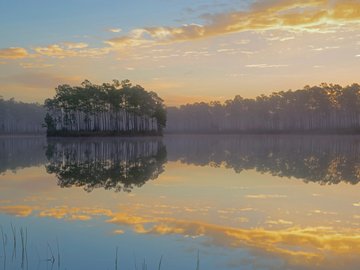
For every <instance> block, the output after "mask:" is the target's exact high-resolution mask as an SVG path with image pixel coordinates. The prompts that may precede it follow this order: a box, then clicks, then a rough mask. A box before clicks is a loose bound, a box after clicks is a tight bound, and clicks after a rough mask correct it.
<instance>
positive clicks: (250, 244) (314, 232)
mask: <svg viewBox="0 0 360 270" xmlns="http://www.w3.org/2000/svg"><path fill="white" fill-rule="evenodd" d="M114 215H115V217H114V218H112V219H111V220H109V221H108V222H110V223H113V224H117V225H121V226H123V225H130V226H132V228H133V230H134V231H135V232H137V233H140V234H154V235H171V234H177V235H183V236H184V237H192V238H196V237H199V236H203V237H205V238H206V239H207V240H206V241H208V242H207V244H209V243H211V244H213V245H216V246H224V247H227V248H240V247H241V248H244V247H245V248H250V249H252V250H253V251H256V252H259V251H260V252H266V253H267V254H269V255H271V254H276V255H277V256H281V257H283V258H284V259H285V260H287V262H288V263H289V262H290V263H292V264H304V265H314V263H315V264H317V263H321V264H323V262H324V261H325V260H326V259H328V258H329V256H330V257H332V258H334V257H337V258H343V256H344V255H347V256H349V255H350V254H353V255H356V254H358V252H360V238H359V237H358V230H353V231H351V230H350V231H349V230H347V231H339V230H333V229H332V228H327V227H305V228H298V227H290V228H287V229H282V230H266V229H263V228H250V229H242V228H233V227H227V226H221V225H215V224H210V223H204V222H197V221H189V220H180V219H176V218H144V217H141V216H133V215H129V214H120V216H121V218H117V217H118V215H119V214H114ZM268 223H269V224H273V225H274V224H275V225H291V224H292V222H291V221H286V220H282V219H280V220H276V221H269V222H268ZM324 269H326V268H325V267H324ZM333 269H337V268H336V267H335V268H333Z"/></svg>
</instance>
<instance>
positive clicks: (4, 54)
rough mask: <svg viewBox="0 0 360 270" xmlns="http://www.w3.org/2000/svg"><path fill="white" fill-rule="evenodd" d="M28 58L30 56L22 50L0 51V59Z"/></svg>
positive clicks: (12, 48) (15, 48)
mask: <svg viewBox="0 0 360 270" xmlns="http://www.w3.org/2000/svg"><path fill="white" fill-rule="evenodd" d="M27 57H30V54H29V53H28V52H27V51H26V50H25V49H24V48H17V47H10V48H5V49H0V59H1V58H3V59H22V58H27Z"/></svg>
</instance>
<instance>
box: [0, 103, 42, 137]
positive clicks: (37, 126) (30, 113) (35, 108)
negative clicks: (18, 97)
mask: <svg viewBox="0 0 360 270" xmlns="http://www.w3.org/2000/svg"><path fill="white" fill-rule="evenodd" d="M44 114H45V110H44V108H43V106H41V105H39V104H35V103H23V102H16V101H15V100H14V99H10V100H4V99H3V98H1V97H0V134H13V133H27V134H29V133H43V132H45V129H44V128H43V127H42V123H43V119H44Z"/></svg>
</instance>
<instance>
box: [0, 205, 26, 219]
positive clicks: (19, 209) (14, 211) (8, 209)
mask: <svg viewBox="0 0 360 270" xmlns="http://www.w3.org/2000/svg"><path fill="white" fill-rule="evenodd" d="M0 213H4V214H8V215H14V216H17V217H27V216H29V215H30V214H31V213H32V208H31V207H30V206H27V205H9V206H0Z"/></svg>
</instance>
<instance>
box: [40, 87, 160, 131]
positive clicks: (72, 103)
mask: <svg viewBox="0 0 360 270" xmlns="http://www.w3.org/2000/svg"><path fill="white" fill-rule="evenodd" d="M45 106H46V108H47V110H48V113H47V114H46V117H45V123H46V126H47V132H48V135H64V136H65V135H94V134H101V135H113V134H159V133H161V131H162V129H163V127H164V126H165V122H166V112H165V108H164V105H163V100H162V99H161V98H159V97H158V95H157V94H156V93H155V92H147V91H145V89H144V88H142V87H141V86H139V85H135V86H133V85H132V84H131V83H130V82H129V81H128V80H124V81H122V82H121V83H120V82H119V81H116V80H114V81H113V83H111V84H110V83H104V84H101V85H96V84H92V83H90V82H89V81H84V82H83V83H82V84H81V86H74V87H72V86H70V85H60V86H58V87H57V88H56V95H55V97H54V98H52V99H47V100H46V102H45Z"/></svg>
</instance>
